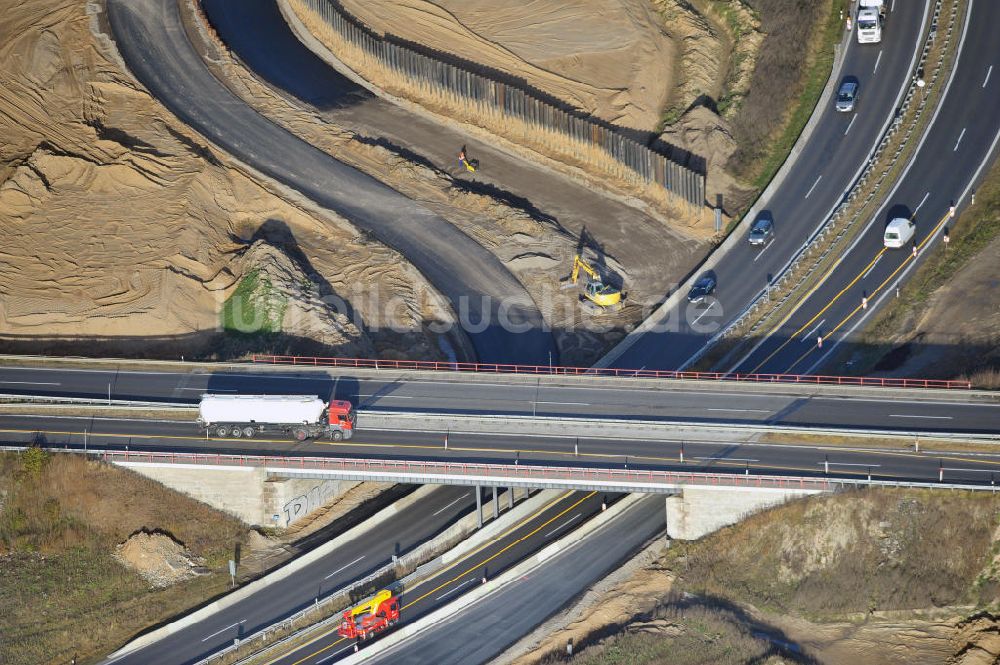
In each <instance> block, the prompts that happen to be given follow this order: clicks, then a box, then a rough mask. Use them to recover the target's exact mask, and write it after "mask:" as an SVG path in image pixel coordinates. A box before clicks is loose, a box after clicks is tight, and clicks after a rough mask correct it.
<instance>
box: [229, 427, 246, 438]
mask: <svg viewBox="0 0 1000 665" xmlns="http://www.w3.org/2000/svg"><path fill="white" fill-rule="evenodd" d="M230 436H232V437H233V438H234V439H238V438H240V437H241V436H243V430H241V429H240V428H239V427H234V428H233V433H232V434H231V435H230Z"/></svg>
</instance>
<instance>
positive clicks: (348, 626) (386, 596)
mask: <svg viewBox="0 0 1000 665" xmlns="http://www.w3.org/2000/svg"><path fill="white" fill-rule="evenodd" d="M397 621H399V597H398V596H394V595H392V592H391V591H388V590H382V591H379V592H378V593H377V594H375V596H374V597H373V598H371V599H370V600H368V601H367V602H364V603H361V604H360V605H358V606H356V607H353V608H351V609H349V610H345V611H344V617H343V620H342V621H341V622H340V626H339V627H338V628H337V634H338V635H340V636H341V637H344V638H347V639H351V640H359V641H363V640H368V639H371V638H372V637H374V636H375V635H376V634H377V633H381V632H382V631H383V630H385V629H386V628H388V627H389V626H392V625H393V624H395V623H396V622H397Z"/></svg>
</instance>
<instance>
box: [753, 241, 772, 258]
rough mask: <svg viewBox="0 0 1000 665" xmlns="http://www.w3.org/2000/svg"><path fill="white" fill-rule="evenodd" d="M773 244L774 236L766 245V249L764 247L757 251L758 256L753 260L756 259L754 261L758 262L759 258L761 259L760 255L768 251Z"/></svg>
mask: <svg viewBox="0 0 1000 665" xmlns="http://www.w3.org/2000/svg"><path fill="white" fill-rule="evenodd" d="M773 244H774V238H771V242H769V243H767V244H766V245H764V249H762V250H760V251H759V252H757V256H755V257H753V261H754V263H756V262H757V259H759V258H760V257H762V256H763V255H764V252H766V251H767V250H768V248H769V247H770V246H771V245H773Z"/></svg>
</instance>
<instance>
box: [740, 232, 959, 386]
mask: <svg viewBox="0 0 1000 665" xmlns="http://www.w3.org/2000/svg"><path fill="white" fill-rule="evenodd" d="M949 219H951V215H950V214H945V216H944V217H942V218H941V221H939V222H938V223H937V225H936V226H935V227H934V228H933V229H931V232H930V233H928V234H927V235H926V236H925V237H924V239H923V240H922V241H921V242H920V244H918V245H917V250H918V251H919V250H921V249H923V246H924V245H925V244H927V242H928V241H929V240H930V239H931V238H932V237H933V236H934V234H935V233H937V232H938V229H940V228H941V227H942V226H943V225H944V223H945V222H947V221H948V220H949ZM884 251H885V248H884V247H883V248H882V252H884ZM882 252H879V256H881V255H882ZM913 260H914V256H913V254H908V255H907V256H906V258H905V259H903V262H902V263H900V264H899V266H898V267H897V268H896V269H895V270H893V271H892V273H891V274H890V275H889V276H888V277H886V278H885V279H884V280H882V283H881V284H879V285H878V286H877V287H876V288H875V289H874V290H873V291H872V294H871V297H872V298H874V297H875V296H876V295H878V294H879V292H881V291H882V289H883V288H885V286H886V284H888V283H889V282H890V281H891V280H892V279H893V278H894V277H895V276H896V275H897V274H899V271H900V270H902V269H903V268H905V267H906V266H907V265H908V264H909V263H910V262H911V261H913ZM869 265H871V264H869ZM866 270H867V268H866ZM861 274H864V273H863V272H862V273H861ZM857 280H858V278H857V277H855V278H854V282H856V281H857ZM854 282H851V284H853V283H854ZM849 287H850V285H848V288H849ZM841 293H843V291H841ZM837 297H838V298H839V297H840V294H839V293H838V294H837ZM834 300H836V298H835V299H834ZM832 304H833V301H831V302H830V305H832ZM830 305H827V307H829V306H830ZM863 309H864V307H862V306H861V305H857V306H856V307H855V308H854V309H852V310H851V311H850V312H849V313H848V314H847V316H845V317H844V318H843V319H841V321H840V323H838V324H837V325H836V326H835V327H834V328H832V329H831V330H830V332H828V333H827V334H825V335H823V341H826V340H827V339H828V338H829V337H830V336H831V335H833V334H834V333H835V332H837V331H838V330H840V328H841V327H843V325H844V324H845V323H847V322H848V321H849V320H850V319H851V318H852V317H853V316H854V315H855V314H857V313H858V312H859V311H860V310H863ZM823 311H826V308H824V309H823ZM820 314H822V312H820ZM816 316H819V314H817V315H816ZM815 318H816V317H813V320H815ZM811 322H812V321H810V323H811ZM807 325H808V324H807ZM786 343H787V342H786ZM817 349H819V347H818V346H817V345H815V344H814V345H812V346H810V347H809V349H807V350H806V352H805V353H803V354H802V355H801V356H799V357H798V359H797V360H796V361H795V362H793V363H792V364H791V365H790V366H789V367H788V369H786V370H785V373H786V374H787V373H790V372H791V371H792V370H793V369H794V368H795V366H796V365H798V364H799V363H800V362H802V360H803V359H804V358H805V357H806V356H808V355H809V354H810V353H812V352H813V351H815V350H817ZM778 350H779V351H780V350H781V349H780V348H779V349H778ZM775 353H777V351H775ZM772 355H773V354H772ZM769 359H770V356H768V360H769ZM764 362H767V360H765V361H764ZM762 364H763V363H762ZM758 367H760V365H758Z"/></svg>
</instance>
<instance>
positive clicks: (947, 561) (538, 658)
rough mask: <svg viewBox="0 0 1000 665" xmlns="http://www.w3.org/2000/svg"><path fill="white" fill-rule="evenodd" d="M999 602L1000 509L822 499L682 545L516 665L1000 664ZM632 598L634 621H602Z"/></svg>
mask: <svg viewBox="0 0 1000 665" xmlns="http://www.w3.org/2000/svg"><path fill="white" fill-rule="evenodd" d="M628 565H629V566H631V565H632V564H631V563H630V564H628ZM664 576H666V578H668V580H669V584H668V585H667V589H668V590H667V591H666V592H664V591H663V578H664ZM643 586H646V587H648V591H647V592H646V593H645V594H642V593H641V589H642V587H643ZM998 592H1000V497H997V496H996V495H993V494H987V493H967V492H966V493H961V492H949V493H944V492H929V491H910V490H907V491H894V490H878V491H857V492H845V493H839V494H834V495H825V496H815V497H811V498H808V499H804V500H800V501H796V502H794V503H790V504H786V505H784V506H781V507H778V508H774V509H772V510H769V511H766V512H763V513H759V514H757V515H754V516H751V517H749V518H747V519H745V520H744V521H743V522H740V523H738V524H736V525H734V526H731V527H727V528H725V529H722V530H721V531H718V532H716V533H714V534H712V535H709V536H707V537H705V538H703V539H701V540H699V541H695V542H679V541H674V542H673V543H671V547H670V548H667V549H665V550H663V553H661V554H658V555H656V556H655V557H653V558H652V559H651V560H649V561H645V562H644V563H642V565H640V566H637V567H634V568H633V569H632V571H631V572H630V573H628V576H627V577H626V578H625V579H624V580H619V581H618V582H617V583H616V584H615V585H614V586H612V587H609V588H606V589H604V590H602V592H601V594H599V595H596V596H594V597H593V598H592V599H590V600H589V604H587V605H586V606H585V607H583V608H581V607H575V608H573V609H572V610H571V611H570V613H569V614H568V615H567V616H566V618H564V619H559V620H556V621H555V622H553V623H550V625H549V626H548V629H549V630H548V634H547V635H546V638H545V641H544V644H543V649H541V650H540V651H536V652H535V653H534V654H531V655H527V656H525V657H523V658H521V659H519V660H517V661H516V662H517V663H518V665H527V664H529V663H543V662H544V663H548V662H562V661H564V660H569V661H571V662H573V663H586V664H587V665H596V664H598V663H608V664H615V665H617V664H619V663H622V664H624V663H628V664H629V665H647V664H648V665H652V664H653V663H656V664H663V665H666V664H670V665H675V664H680V663H715V662H719V663H755V664H758V663H761V662H768V663H772V662H773V663H779V662H783V663H826V664H828V665H855V664H856V663H868V662H872V663H874V662H878V663H880V665H883V664H884V665H889V664H892V665H897V664H898V665H904V664H910V663H918V662H919V663H946V662H947V663H949V665H980V664H985V663H995V662H998V661H997V659H998V658H1000V638H998V635H1000V621H998V619H997V607H998V602H1000V598H998ZM623 595H624V596H625V597H627V598H628V599H629V600H628V602H627V603H626V604H627V605H628V606H630V607H631V608H632V611H631V613H629V612H627V611H625V612H618V613H617V614H615V613H613V612H612V613H611V614H610V615H609V614H608V613H607V612H605V611H604V609H605V607H606V606H608V605H611V606H614V604H615V603H616V602H617V601H618V600H619V598H620V597H622V596H623ZM567 639H572V640H573V641H574V642H575V646H576V651H577V652H578V654H577V656H575V657H574V658H572V659H567V658H565V657H564V655H563V654H564V650H565V644H566V641H567ZM554 644H556V645H559V646H556V647H555V648H554V647H553V645H554ZM546 654H547V655H546ZM768 658H770V659H772V660H770V661H769V660H767V659H768Z"/></svg>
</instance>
